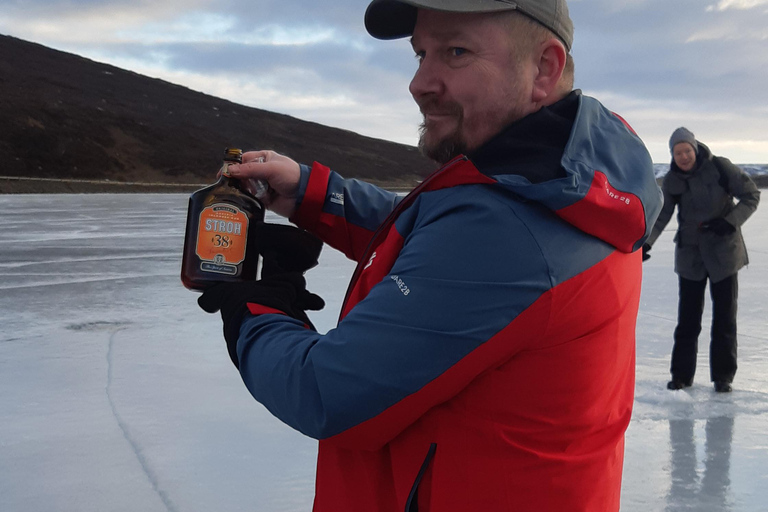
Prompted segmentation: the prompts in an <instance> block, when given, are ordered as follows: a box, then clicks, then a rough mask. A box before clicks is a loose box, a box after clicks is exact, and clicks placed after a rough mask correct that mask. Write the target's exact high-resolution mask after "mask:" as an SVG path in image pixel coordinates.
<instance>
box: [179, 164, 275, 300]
mask: <svg viewBox="0 0 768 512" xmlns="http://www.w3.org/2000/svg"><path fill="white" fill-rule="evenodd" d="M241 158H242V151H241V150H239V149H227V150H226V152H225V156H224V163H223V167H222V172H221V176H220V177H219V180H218V181H217V182H216V183H214V184H213V185H210V186H208V187H205V188H202V189H200V190H198V191H197V192H194V193H193V194H192V195H191V196H190V197H189V208H188V210H187V229H186V234H185V237H184V254H183V257H182V262H181V282H182V283H183V284H184V286H186V287H187V288H189V289H190V290H196V291H203V290H205V289H206V288H208V287H210V286H212V285H214V284H216V283H218V282H222V281H228V282H235V281H253V280H255V279H256V274H257V272H258V267H259V252H258V241H257V240H256V237H255V236H254V227H255V225H256V223H258V222H263V221H264V206H263V205H262V204H261V203H260V202H259V201H258V200H257V199H256V198H255V197H254V196H253V195H251V194H250V193H249V192H248V191H246V190H245V187H244V186H243V185H241V183H240V182H239V181H238V180H236V179H234V178H231V177H229V176H228V175H227V173H226V167H227V165H228V164H229V163H230V162H232V163H240V161H241Z"/></svg>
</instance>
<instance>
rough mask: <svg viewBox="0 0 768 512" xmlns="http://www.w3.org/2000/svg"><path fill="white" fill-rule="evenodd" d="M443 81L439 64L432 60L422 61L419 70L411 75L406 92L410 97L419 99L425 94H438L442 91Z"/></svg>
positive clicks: (425, 59)
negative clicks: (407, 91) (408, 92)
mask: <svg viewBox="0 0 768 512" xmlns="http://www.w3.org/2000/svg"><path fill="white" fill-rule="evenodd" d="M443 87H444V84H443V80H442V75H441V72H440V66H439V63H437V62H435V61H434V59H427V58H424V59H422V61H421V63H420V64H419V69H417V70H416V73H415V74H414V75H413V79H412V80H411V85H409V86H408V90H409V91H410V92H411V96H413V97H414V98H419V97H421V96H424V95H425V94H440V93H441V92H442V91H443Z"/></svg>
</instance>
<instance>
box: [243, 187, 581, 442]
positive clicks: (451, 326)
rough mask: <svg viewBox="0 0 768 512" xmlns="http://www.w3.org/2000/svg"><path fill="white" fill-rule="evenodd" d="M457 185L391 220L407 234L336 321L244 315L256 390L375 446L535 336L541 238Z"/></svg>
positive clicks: (314, 426)
mask: <svg viewBox="0 0 768 512" xmlns="http://www.w3.org/2000/svg"><path fill="white" fill-rule="evenodd" d="M457 188H459V189H461V191H460V192H458V191H456V189H451V191H450V192H444V191H439V192H434V193H429V194H422V196H420V197H419V199H418V201H417V202H415V203H414V205H412V206H411V207H410V208H409V210H410V209H414V208H415V209H416V210H417V211H420V212H423V213H419V214H418V215H416V214H414V215H413V216H411V217H410V218H407V219H405V220H404V221H403V222H404V223H405V224H409V225H399V226H398V229H399V230H401V232H402V230H405V231H406V232H407V233H408V234H407V236H406V237H405V238H404V240H403V246H402V249H401V250H400V252H399V255H398V257H397V259H396V260H395V263H394V266H393V267H392V268H391V270H390V271H389V273H388V274H387V275H386V276H385V277H384V278H383V279H382V280H381V281H380V282H378V283H377V284H376V285H375V286H374V287H373V288H372V290H371V292H370V293H369V294H368V295H367V297H366V298H365V299H363V300H362V301H361V302H359V303H358V304H357V305H356V306H355V307H353V308H352V309H351V311H350V312H349V313H348V314H347V315H346V316H345V317H344V319H343V320H342V321H341V322H340V323H339V325H338V327H337V328H336V329H333V330H331V331H329V332H328V333H327V334H325V335H320V334H318V333H316V332H313V331H308V330H306V329H302V328H301V326H300V325H299V322H298V321H293V320H292V319H290V318H285V317H284V316H281V315H260V316H257V317H253V316H251V317H249V318H247V319H246V320H245V321H244V322H243V325H242V327H241V334H240V339H239V342H238V355H239V360H240V371H241V375H242V377H243V380H244V382H245V384H246V386H247V388H248V389H249V391H250V392H251V394H252V395H253V396H254V398H255V399H256V400H258V401H259V402H261V403H262V404H263V405H264V406H265V407H266V408H267V409H268V410H269V411H271V412H272V414H274V415H275V416H277V417H278V418H279V419H281V420H282V421H283V422H285V423H286V424H288V425H290V426H292V427H293V428H295V429H297V430H299V431H301V432H303V433H304V434H306V435H308V436H310V437H313V438H317V439H329V440H330V441H331V442H335V443H338V445H339V446H345V447H356V448H370V449H373V448H376V447H378V446H381V445H383V444H385V443H386V442H388V441H389V440H391V439H392V438H394V437H395V436H396V435H397V434H398V433H399V432H401V431H402V430H403V429H405V428H406V427H407V426H408V425H410V424H411V423H413V422H414V421H416V420H417V419H418V418H419V417H420V416H422V415H424V414H425V412H426V411H428V410H429V409H430V408H432V407H434V406H436V405H438V404H440V403H443V402H445V401H447V400H449V399H450V398H451V397H453V396H454V395H456V394H457V393H459V392H460V391H461V390H462V389H464V388H465V387H466V386H467V385H468V384H469V383H470V382H471V381H472V380H473V379H474V378H475V377H477V376H478V375H479V374H480V373H482V372H485V371H487V370H488V369H489V368H494V367H497V366H499V365H500V364H502V363H503V362H504V361H507V360H508V359H509V358H510V357H512V356H513V355H514V354H516V353H517V352H519V351H520V350H522V349H523V348H525V347H526V346H527V344H529V343H532V340H537V339H541V338H542V333H543V330H544V329H546V324H547V322H546V318H548V315H549V310H548V307H549V306H548V302H547V301H546V300H541V297H542V295H544V294H545V293H546V292H547V291H548V290H549V289H550V287H551V278H550V276H549V271H548V267H547V264H546V262H545V261H544V258H543V256H542V253H541V250H540V247H539V246H538V245H537V243H536V241H535V240H534V239H533V237H532V235H531V234H530V232H529V230H528V228H527V227H526V225H525V223H524V222H521V221H520V220H519V218H518V217H516V216H515V214H514V213H513V212H510V211H509V206H508V205H503V204H502V203H501V202H499V201H496V200H492V199H489V195H488V194H484V195H478V194H475V193H473V190H474V191H475V192H476V191H477V189H482V187H480V186H473V187H457ZM470 189H471V190H470ZM445 195H449V196H451V197H453V198H454V200H452V201H439V200H437V199H434V198H433V199H434V201H433V199H426V196H437V197H443V196H445ZM457 197H458V198H459V199H457ZM426 201H433V202H435V203H436V204H431V205H430V207H428V208H425V207H424V206H425V205H424V203H425V202H426ZM499 208H504V209H505V211H503V212H501V213H500V212H499ZM552 222H554V223H555V224H557V223H560V221H559V220H554V221H552ZM583 236H585V237H586V236H587V235H583ZM590 238H591V237H590ZM374 264H375V260H374ZM510 324H514V326H515V329H514V333H513V334H511V335H510V334H506V335H505V336H507V337H508V338H507V337H505V338H504V343H495V344H492V345H493V347H495V348H493V349H492V350H491V349H490V348H489V347H490V346H491V345H488V344H487V343H486V342H487V341H488V340H491V339H493V338H494V337H495V336H498V335H499V333H500V332H502V331H505V328H508V327H509V326H510ZM486 345H488V346H486Z"/></svg>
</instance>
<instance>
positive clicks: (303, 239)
mask: <svg viewBox="0 0 768 512" xmlns="http://www.w3.org/2000/svg"><path fill="white" fill-rule="evenodd" d="M255 229H256V233H255V236H256V239H257V240H258V247H259V254H261V256H262V258H263V266H262V269H261V277H262V278H264V277H268V276H274V275H278V274H283V273H285V272H299V273H303V272H306V271H307V270H309V269H311V268H312V267H314V266H315V265H317V261H318V258H319V257H320V251H321V250H322V248H323V242H322V240H320V239H319V238H317V237H316V236H314V235H311V234H309V233H308V232H306V231H304V230H302V229H299V228H297V227H294V226H289V225H285V224H268V223H260V224H257V225H256V228H255Z"/></svg>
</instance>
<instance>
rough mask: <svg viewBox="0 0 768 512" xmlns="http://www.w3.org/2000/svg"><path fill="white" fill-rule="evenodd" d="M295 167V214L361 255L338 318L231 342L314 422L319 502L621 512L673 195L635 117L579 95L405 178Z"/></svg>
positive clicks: (302, 425) (268, 401) (253, 326)
mask: <svg viewBox="0 0 768 512" xmlns="http://www.w3.org/2000/svg"><path fill="white" fill-rule="evenodd" d="M534 142H538V144H534ZM302 172H303V176H302V184H301V202H300V206H299V209H298V210H297V212H296V214H295V215H294V217H293V218H292V219H291V220H292V221H294V222H295V223H297V224H298V225H299V226H301V227H304V228H306V229H308V230H310V231H312V232H313V233H315V234H316V235H318V236H320V237H321V238H322V239H323V240H324V241H325V242H326V243H328V244H330V245H331V246H333V247H335V248H337V249H339V250H340V251H343V252H344V253H345V254H346V255H347V256H349V257H350V258H352V259H354V260H356V261H357V262H358V266H357V269H356V270H355V272H354V275H353V278H352V281H351V283H350V285H349V290H348V292H347V297H346V300H345V303H344V305H343V307H342V311H341V318H340V320H339V323H338V326H337V327H336V328H335V329H332V330H330V331H329V332H328V333H326V334H320V333H317V332H314V331H311V330H308V329H306V328H305V327H304V326H303V325H301V322H299V321H297V320H293V319H291V318H288V317H286V316H284V315H276V314H262V315H256V316H249V317H248V318H247V319H246V320H245V321H244V322H243V325H242V327H241V337H240V340H239V342H238V355H239V361H240V371H241V374H242V377H243V380H244V382H245V384H246V386H247V387H248V389H249V390H250V392H251V394H252V395H253V396H254V397H255V398H256V399H257V400H258V401H259V402H261V403H262V404H264V405H265V406H266V407H267V408H268V409H269V410H270V411H271V412H272V413H273V414H274V415H275V416H277V417H278V418H280V419H281V420H282V421H284V422H285V423H287V424H288V425H290V426H292V427H293V428H295V429H297V430H299V431H301V432H303V433H304V434H306V435H308V436H311V437H313V438H316V439H319V440H320V442H319V448H318V460H317V480H316V488H315V504H314V510H315V512H379V511H380V512H396V511H406V512H408V511H414V510H418V511H419V512H429V511H433V512H434V511H437V512H452V511H468V510H482V511H485V512H493V511H511V510H514V511H518V512H520V511H531V512H547V511H552V512H555V511H556V512H562V511H564V510H567V511H590V512H595V511H600V512H603V511H618V510H619V492H620V486H621V473H622V463H623V453H624V432H625V430H626V428H627V425H628V423H629V420H630V415H631V411H632V403H633V392H634V365H635V321H636V316H637V311H638V304H639V298H640V284H641V257H640V253H639V252H637V251H636V250H637V249H638V248H639V247H641V246H642V244H643V242H644V240H645V239H646V238H647V236H648V235H649V232H650V228H651V227H652V226H653V223H654V220H655V218H656V216H657V214H658V212H659V210H660V208H661V194H660V191H659V189H658V187H657V186H656V182H655V180H654V175H653V169H652V164H651V159H650V156H649V154H648V152H647V150H646V149H645V147H644V145H643V144H642V142H641V141H640V139H639V138H638V137H637V136H636V135H635V134H634V133H633V132H632V131H631V129H630V128H629V127H628V126H627V125H626V124H625V123H624V122H623V121H622V120H621V119H620V118H619V117H617V116H616V115H614V114H612V113H611V112H609V111H608V110H606V109H605V108H604V107H603V106H602V105H600V103H598V102H597V101H596V100H594V99H591V98H588V97H585V96H582V95H580V94H579V93H573V94H571V95H570V96H569V97H568V98H567V99H566V100H563V101H562V102H560V103H558V104H556V105H554V106H552V107H549V108H545V109H542V111H540V112H538V113H536V114H532V115H531V116H528V117H527V118H525V119H523V120H521V121H519V122H517V123H514V124H513V125H511V126H510V127H509V129H508V130H505V131H504V132H503V133H501V134H500V135H499V136H498V137H496V138H495V139H494V140H492V141H490V142H489V143H488V144H486V145H485V146H484V147H483V148H481V149H480V150H478V151H477V152H476V153H475V154H473V155H469V156H461V157H458V158H456V159H454V160H452V161H451V162H449V163H447V164H446V165H445V166H443V167H442V168H441V169H439V170H438V171H436V172H435V173H434V174H432V175H431V176H430V177H428V178H427V179H425V180H424V181H423V182H422V183H421V184H420V185H419V186H418V187H417V188H416V189H415V190H413V191H412V192H411V193H410V194H409V195H408V196H406V197H400V196H397V195H395V194H392V193H389V192H386V191H383V190H381V189H379V188H376V187H373V186H371V185H368V184H365V183H362V182H359V181H356V180H346V179H343V178H342V177H340V176H339V175H337V174H336V173H334V172H332V171H331V170H329V169H328V168H326V167H324V166H322V165H320V164H318V163H315V164H314V165H313V166H312V168H311V170H310V169H309V168H308V167H304V168H303V171H302ZM320 292H321V293H322V291H320Z"/></svg>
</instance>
